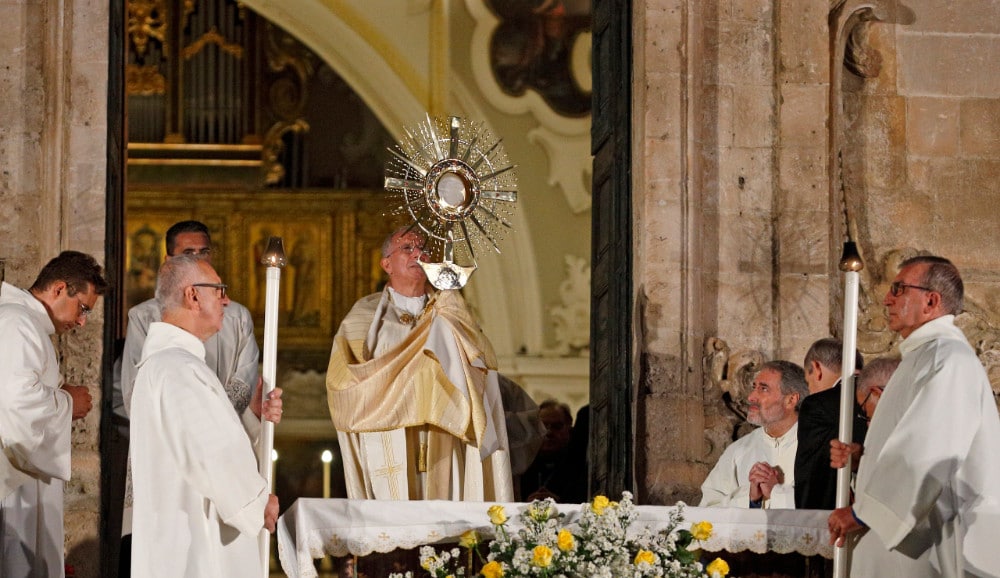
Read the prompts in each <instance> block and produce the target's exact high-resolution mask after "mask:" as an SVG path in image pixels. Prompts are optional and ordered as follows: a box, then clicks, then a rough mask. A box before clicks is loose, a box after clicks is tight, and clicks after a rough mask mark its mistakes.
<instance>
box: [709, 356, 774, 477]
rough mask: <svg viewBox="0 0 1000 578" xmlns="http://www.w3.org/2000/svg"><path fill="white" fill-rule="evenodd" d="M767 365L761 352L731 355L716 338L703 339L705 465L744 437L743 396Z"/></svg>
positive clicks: (745, 403) (744, 405)
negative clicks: (757, 374)
mask: <svg viewBox="0 0 1000 578" xmlns="http://www.w3.org/2000/svg"><path fill="white" fill-rule="evenodd" d="M765 361H767V357H766V356H765V355H764V353H763V352H761V351H757V350H753V349H738V350H736V351H731V350H730V348H729V344H728V343H726V341H725V340H723V339H721V338H719V337H708V338H706V339H705V344H704V348H703V350H702V366H703V369H704V382H703V384H702V387H703V391H702V393H703V396H704V399H705V447H706V449H707V452H706V454H705V456H704V461H705V462H706V463H712V464H714V463H715V462H716V461H718V459H719V456H720V455H722V451H723V450H724V449H725V448H726V446H728V445H729V444H730V443H732V442H733V440H735V439H737V438H738V437H740V436H741V435H743V434H745V433H746V431H747V428H748V427H749V425H748V424H747V422H746V417H747V408H748V404H747V395H749V393H750V388H751V384H752V383H753V376H754V374H756V373H757V371H758V370H759V369H760V366H761V365H763V364H764V362H765Z"/></svg>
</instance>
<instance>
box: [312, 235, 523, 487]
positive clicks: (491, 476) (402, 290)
mask: <svg viewBox="0 0 1000 578" xmlns="http://www.w3.org/2000/svg"><path fill="white" fill-rule="evenodd" d="M424 242H425V238H424V237H423V236H422V235H421V234H420V233H419V232H418V231H415V230H413V231H411V230H409V229H408V228H402V229H398V230H397V231H395V232H394V233H393V234H391V235H390V236H389V237H388V238H387V239H386V242H385V243H383V245H382V260H381V261H380V265H381V266H382V269H383V270H384V271H385V272H386V273H387V274H388V275H389V283H388V284H387V285H386V287H385V289H384V290H383V291H382V292H380V293H374V294H372V295H368V296H367V297H362V298H361V299H360V300H359V301H358V302H357V303H355V304H354V307H352V308H351V311H350V312H349V313H348V314H347V316H346V317H345V318H344V320H343V322H342V323H341V325H340V329H338V331H337V335H336V336H335V337H334V342H333V348H332V351H331V353H330V365H329V368H328V370H327V374H326V388H327V400H328V403H329V407H330V417H331V419H332V421H333V424H334V427H336V429H337V438H338V440H339V442H340V449H341V455H342V457H343V460H344V478H345V482H346V486H347V495H348V497H349V498H352V499H387V500H407V499H411V500H419V499H442V500H463V501H512V500H513V499H514V492H513V481H512V476H511V467H510V458H509V453H508V450H509V445H508V440H507V429H506V423H505V416H504V408H503V403H502V401H501V398H500V386H499V383H498V377H497V375H498V374H497V372H496V355H495V354H494V353H493V347H492V345H491V344H490V342H489V340H488V339H487V338H486V336H485V335H484V334H483V331H482V329H480V327H479V324H478V323H477V322H476V321H475V319H474V318H473V317H472V314H471V313H470V312H469V309H468V307H467V306H466V305H465V301H464V300H463V299H462V296H461V294H460V293H459V292H458V291H454V290H445V291H437V292H434V291H431V290H430V288H429V284H428V282H427V276H426V274H425V273H424V269H423V267H422V266H421V262H422V261H426V260H427V257H428V255H427V253H425V252H424Z"/></svg>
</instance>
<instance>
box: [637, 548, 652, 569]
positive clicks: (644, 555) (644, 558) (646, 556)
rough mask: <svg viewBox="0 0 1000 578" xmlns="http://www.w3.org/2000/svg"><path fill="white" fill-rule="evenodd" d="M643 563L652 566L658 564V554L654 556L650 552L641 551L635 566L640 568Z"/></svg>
mask: <svg viewBox="0 0 1000 578" xmlns="http://www.w3.org/2000/svg"><path fill="white" fill-rule="evenodd" d="M643 562H645V563H646V564H649V565H650V566H652V565H653V564H656V554H653V553H652V552H650V551H649V550H639V553H638V554H636V555H635V561H634V562H633V564H635V565H636V566H638V565H639V564H641V563H643Z"/></svg>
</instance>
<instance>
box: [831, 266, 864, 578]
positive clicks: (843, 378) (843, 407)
mask: <svg viewBox="0 0 1000 578" xmlns="http://www.w3.org/2000/svg"><path fill="white" fill-rule="evenodd" d="M860 283H861V279H860V276H859V275H858V272H857V271H847V272H846V273H845V274H844V338H843V343H844V349H843V355H842V357H843V361H842V365H841V371H840V428H839V431H838V435H837V437H838V439H840V441H841V442H843V443H845V444H850V443H851V441H852V438H853V437H854V369H855V351H856V350H857V346H858V287H859V285H860ZM850 499H851V457H850V456H847V463H846V464H845V465H844V467H842V468H840V469H839V470H837V502H836V506H837V507H838V508H843V507H845V506H849V505H850ZM833 550H834V551H833V574H834V576H836V577H838V578H839V577H845V576H847V564H848V553H849V552H848V548H847V545H846V543H845V545H844V547H842V548H834V549H833Z"/></svg>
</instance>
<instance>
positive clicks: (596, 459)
mask: <svg viewBox="0 0 1000 578" xmlns="http://www.w3.org/2000/svg"><path fill="white" fill-rule="evenodd" d="M631 15H632V2H631V0H594V3H593V18H594V24H593V30H594V36H593V42H594V44H593V66H594V71H593V74H594V94H593V99H594V101H593V125H592V129H591V142H592V144H591V152H592V153H593V155H594V181H593V232H592V235H593V248H592V254H591V283H592V285H591V321H590V335H591V337H590V341H591V349H590V352H591V353H590V355H591V357H590V403H591V438H590V439H591V451H590V463H591V472H590V484H591V494H592V495H596V494H604V495H607V496H609V497H611V499H615V497H616V496H618V495H619V494H620V493H621V491H622V490H633V487H632V486H633V476H632V464H633V459H632V457H633V456H632V453H633V451H632V440H633V439H634V435H633V434H634V426H633V420H632V405H633V404H632V398H633V393H632V392H633V385H632V377H633V371H632V344H631V334H632V191H631V173H632V171H631V166H632V162H631V142H632V139H631V101H632V17H631Z"/></svg>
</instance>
